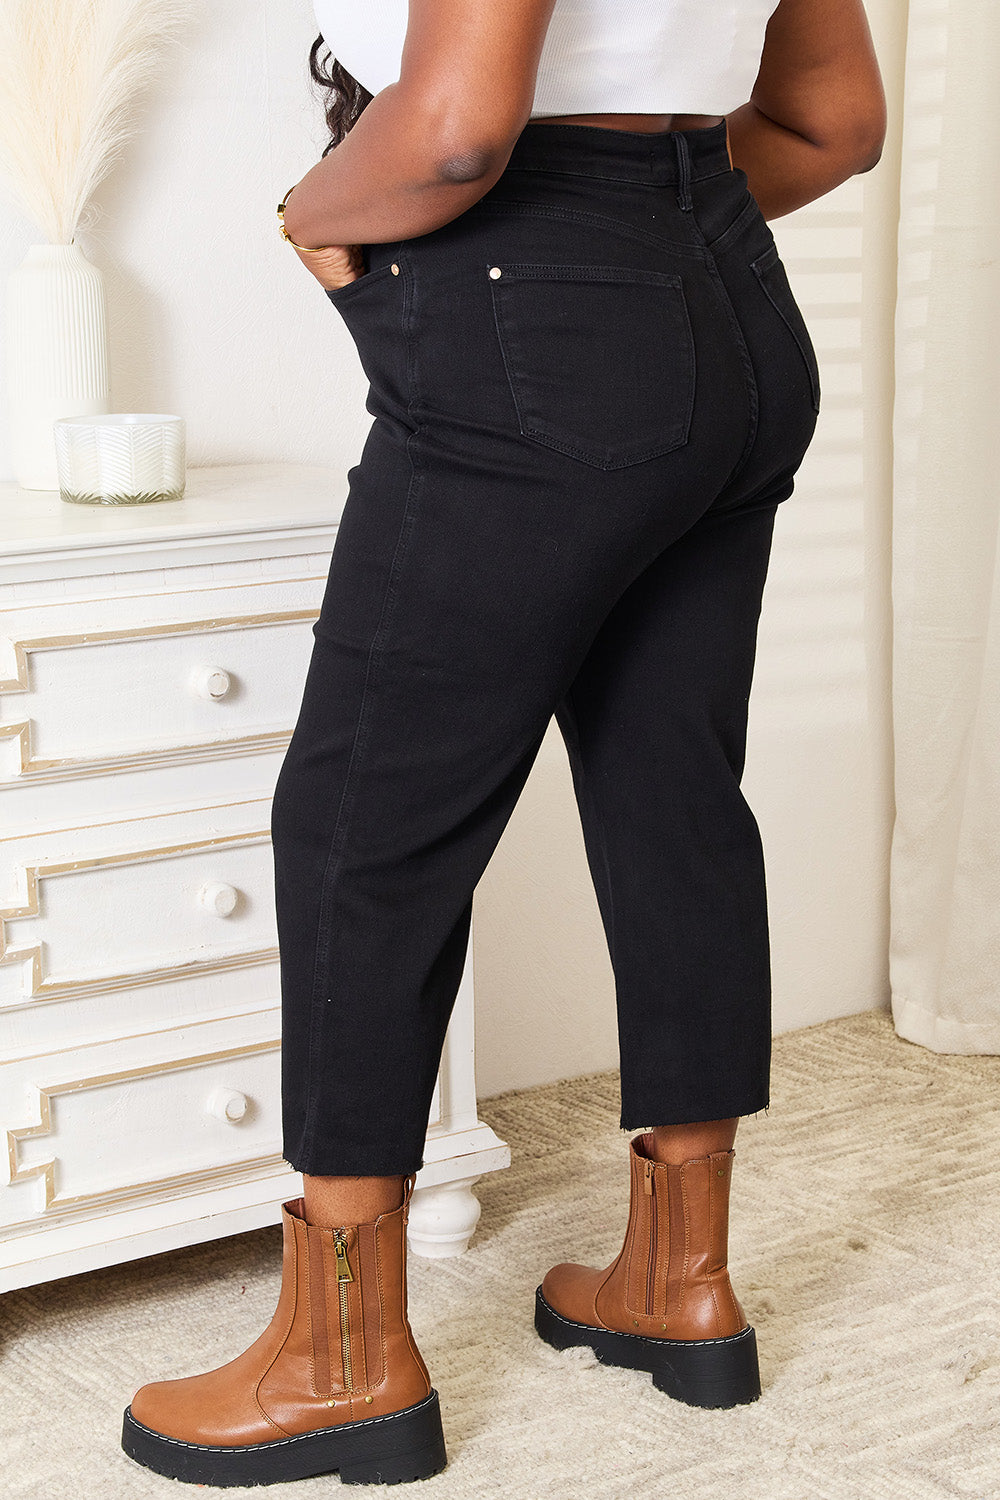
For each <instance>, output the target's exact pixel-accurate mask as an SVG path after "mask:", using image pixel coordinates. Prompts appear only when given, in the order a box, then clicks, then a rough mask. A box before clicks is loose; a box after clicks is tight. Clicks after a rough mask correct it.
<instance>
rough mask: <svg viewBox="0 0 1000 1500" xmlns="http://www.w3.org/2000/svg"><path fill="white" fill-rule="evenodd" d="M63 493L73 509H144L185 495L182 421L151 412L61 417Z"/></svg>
mask: <svg viewBox="0 0 1000 1500" xmlns="http://www.w3.org/2000/svg"><path fill="white" fill-rule="evenodd" d="M53 431H54V433H55V448H56V463H57V465H58V470H59V493H60V495H61V496H62V498H63V499H64V500H68V501H70V502H71V503H72V504H74V505H143V504H146V503H148V502H149V501H152V500H180V499H181V498H182V496H183V494H184V473H185V446H184V418H183V417H172V416H163V415H161V414H159V413H152V412H121V413H113V414H111V415H110V416H101V417H88V416H79V417H58V418H57V419H56V421H55V422H54V423H53Z"/></svg>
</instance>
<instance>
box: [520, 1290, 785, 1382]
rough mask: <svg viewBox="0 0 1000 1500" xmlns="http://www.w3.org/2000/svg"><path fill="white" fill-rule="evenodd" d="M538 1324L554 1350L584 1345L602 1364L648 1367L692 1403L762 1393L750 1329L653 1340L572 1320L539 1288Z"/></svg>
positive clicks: (536, 1296)
mask: <svg viewBox="0 0 1000 1500" xmlns="http://www.w3.org/2000/svg"><path fill="white" fill-rule="evenodd" d="M535 1328H536V1329H537V1331H538V1333H539V1336H540V1337H541V1338H543V1339H544V1340H545V1342H546V1343H547V1344H551V1345H552V1347H553V1349H571V1348H574V1347H577V1346H579V1345H585V1346H586V1347H587V1348H588V1349H593V1351H594V1353H595V1354H596V1355H597V1358H598V1359H599V1360H600V1361H601V1363H602V1364H604V1365H619V1366H621V1367H622V1368H624V1369H626V1370H648V1371H649V1373H650V1374H651V1375H652V1377H653V1384H654V1385H655V1386H656V1388H657V1390H661V1391H665V1392H666V1394H667V1395H668V1396H673V1398H674V1400H675V1401H684V1402H686V1403H687V1405H688V1406H713V1407H723V1406H743V1405H745V1404H746V1403H747V1402H750V1401H756V1400H757V1398H758V1397H759V1396H760V1370H759V1367H758V1364H757V1335H756V1334H755V1333H754V1331H753V1329H752V1328H744V1329H743V1331H742V1333H734V1334H730V1336H729V1337H728V1338H721V1339H651V1338H646V1337H645V1336H644V1335H642V1334H638V1333H615V1332H612V1331H611V1330H610V1329H605V1328H592V1327H591V1326H590V1324H589V1323H574V1322H571V1321H570V1319H569V1318H564V1317H562V1316H561V1314H559V1313H557V1312H556V1311H555V1309H554V1308H552V1307H550V1306H549V1304H548V1303H547V1302H546V1300H545V1298H544V1297H543V1296H542V1289H541V1287H540V1286H539V1288H538V1290H537V1291H536V1292H535Z"/></svg>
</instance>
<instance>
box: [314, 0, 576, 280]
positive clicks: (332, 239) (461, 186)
mask: <svg viewBox="0 0 1000 1500" xmlns="http://www.w3.org/2000/svg"><path fill="white" fill-rule="evenodd" d="M554 5H555V0H504V3H503V4H502V5H498V4H497V3H496V0H410V8H409V22H408V25H407V30H406V41H405V44H404V47H403V56H402V63H401V67H400V75H399V81H398V82H397V83H393V84H390V85H389V86H388V87H387V88H384V89H382V90H380V92H379V93H378V94H376V96H375V98H374V99H373V100H372V101H371V103H370V104H368V105H367V107H366V108H365V110H364V112H363V113H362V115H361V117H360V118H359V120H358V121H357V123H356V124H355V125H354V126H353V127H352V129H351V130H350V131H349V132H348V134H347V135H346V136H345V138H344V139H343V140H342V141H341V142H340V144H339V145H338V146H337V147H335V149H334V150H333V151H330V152H329V153H328V154H327V155H326V156H325V157H323V158H322V160H320V161H318V162H317V163H316V165H315V166H314V167H310V169H309V171H308V172H307V173H306V175H305V176H304V177H303V178H302V180H301V181H300V182H299V183H297V184H296V187H295V191H294V193H293V194H292V196H291V197H290V198H289V200H288V206H287V208H286V209H285V228H286V229H287V230H288V233H289V235H290V236H291V238H292V239H293V240H295V241H296V242H297V243H298V244H300V245H307V246H316V245H335V246H337V245H364V244H377V243H381V242H385V241H390V240H399V239H409V238H410V237H411V236H413V235H419V234H427V233H428V232H429V231H430V230H432V229H437V228H439V227H440V226H441V225H442V224H447V223H449V221H450V220H452V219H454V218H457V216H458V215H459V214H460V213H463V212H464V211H465V209H467V208H469V207H471V205H472V204H473V203H476V202H477V201H478V200H479V199H480V198H481V197H482V196H483V194H484V193H486V192H487V191H488V190H489V189H490V188H491V187H492V186H493V184H494V183H495V182H496V181H497V179H498V178H499V176H500V174H501V173H502V171H503V169H504V167H505V166H506V165H507V161H508V159H509V157H510V153H511V150H512V148H513V145H514V142H515V141H516V139H517V137H518V135H519V134H520V133H521V131H522V129H523V128H524V126H525V124H526V123H527V120H528V118H529V116H530V114H531V108H532V104H533V102H534V93H535V75H536V73H537V71H538V59H539V57H540V56H541V51H542V44H543V42H544V41H545V34H546V31H547V30H548V24H549V18H550V16H551V14H552V10H553V8H554ZM300 259H303V260H306V261H309V260H312V261H316V260H318V259H320V257H317V256H312V257H310V256H303V257H300ZM310 269H317V268H316V267H315V266H310Z"/></svg>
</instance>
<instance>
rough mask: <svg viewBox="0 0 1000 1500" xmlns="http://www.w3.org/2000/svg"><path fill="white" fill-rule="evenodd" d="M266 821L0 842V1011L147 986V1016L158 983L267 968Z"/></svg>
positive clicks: (230, 813)
mask: <svg viewBox="0 0 1000 1500" xmlns="http://www.w3.org/2000/svg"><path fill="white" fill-rule="evenodd" d="M269 815H270V805H269V803H267V802H265V801H261V800H255V801H250V802H246V803H235V804H231V805H224V806H219V807H208V808H203V809H200V810H197V811H196V810H190V811H185V812H182V813H175V814H170V815H166V814H165V815H160V816H154V817H149V818H147V819H135V820H130V821H126V822H119V823H108V824H101V825H95V826H92V827H77V828H71V829H55V830H51V831H47V832H42V831H41V830H39V831H36V832H34V833H33V834H32V833H29V834H25V835H23V836H21V837H18V838H10V839H7V840H2V841H0V1011H2V1010H3V1009H4V1008H7V1007H11V1006H18V1005H31V1006H33V1005H37V1004H38V1003H39V1002H41V1001H52V1000H72V999H73V998H74V997H75V996H85V995H88V994H93V993H98V994H102V995H105V996H110V995H112V994H114V993H115V992H118V991H122V990H135V989H137V988H138V987H153V989H152V992H151V994H150V997H149V1000H148V1002H147V1003H146V1004H145V1005H144V1009H145V1010H146V1012H147V1013H148V1012H149V1010H150V1009H151V1008H152V1007H155V1004H156V995H155V990H156V987H157V986H160V985H162V984H163V983H164V982H165V981H169V980H172V979H180V978H184V979H186V980H190V981H192V982H193V981H194V980H196V979H197V978H198V976H202V975H204V976H210V975H211V974H213V973H216V972H218V971H219V970H222V969H232V968H244V969H245V968H246V967H248V966H254V965H259V964H269V963H274V962H276V960H277V957H278V950H277V930H276V923H275V913H274V859H273V854H272V850H271V842H270V833H269V827H268V820H269ZM66 1024H68V1026H69V1031H70V1035H73V1034H77V1033H75V1030H74V1025H73V1022H72V1020H69V1021H68V1022H67V1023H66ZM154 1024H155V1023H154Z"/></svg>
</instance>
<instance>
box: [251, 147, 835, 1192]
mask: <svg viewBox="0 0 1000 1500" xmlns="http://www.w3.org/2000/svg"><path fill="white" fill-rule="evenodd" d="M366 253H367V262H366V264H367V270H366V271H365V273H364V274H363V275H362V276H361V277H359V278H358V279H357V280H356V281H354V282H351V283H350V284H349V285H348V286H345V287H342V288H339V289H337V290H334V291H330V292H328V293H327V296H328V297H329V300H330V302H331V303H332V304H333V308H334V310H335V311H336V312H337V313H338V314H339V315H340V316H341V317H342V318H343V319H344V321H345V323H346V325H347V327H348V329H349V331H350V333H351V335H352V337H353V339H354V341H355V344H356V347H357V349H358V353H359V357H360V359H361V362H362V365H363V367H364V371H365V374H366V375H367V377H368V380H369V382H370V392H369V396H368V403H367V405H368V410H369V411H370V412H371V413H372V415H373V417H374V421H373V423H372V426H371V428H370V431H369V434H368V436H367V439H366V441H365V444H364V448H363V451H362V453H361V456H360V460H359V462H358V463H357V464H356V465H355V466H354V467H353V468H352V469H351V470H350V473H349V482H350V484H349V496H348V499H347V502H346V506H345V509H344V512H343V517H342V520H341V522H340V526H339V529H338V532H337V538H336V544H335V546H334V549H333V555H332V559H331V563H330V572H329V579H328V582H327V586H326V591H325V594H324V597H323V601H322V607H321V611H320V614H319V617H318V619H317V620H316V622H315V625H314V627H313V634H314V638H315V639H314V645H313V648H312V654H311V658H310V663H309V667H308V672H307V677H306V684H305V691H304V696H303V700H302V705H301V709H300V712H299V716H298V720H297V723H296V726H295V730H294V734H293V736H292V739H291V743H290V745H289V748H288V751H287V754H286V756H285V759H284V761H283V764H282V767H281V771H280V774H279V777H278V783H277V787H276V790H275V797H274V805H273V814H272V836H273V848H274V863H275V894H276V904H277V916H278V936H279V944H280V955H281V985H282V1017H283V1019H282V1026H283V1043H282V1069H283V1073H282V1089H283V1116H284V1132H285V1134H284V1151H285V1155H286V1157H287V1159H288V1161H289V1162H290V1163H291V1165H292V1166H293V1167H295V1168H297V1169H298V1170H301V1171H304V1172H309V1173H313V1174H320V1175H337V1174H345V1175H351V1174H358V1175H366V1174H371V1175H391V1174H396V1173H406V1172H410V1171H416V1170H418V1169H419V1168H420V1167H421V1166H422V1165H423V1144H424V1138H425V1131H426V1128H427V1121H428V1116H429V1110H430V1103H431V1097H432V1094H433V1089H434V1084H435V1079H436V1076H437V1071H438V1067H439V1065H440V1056H441V1048H442V1044H443V1040H444V1034H445V1030H446V1027H447V1024H448V1020H449V1017H450V1014H451V1011H452V1007H453V1004H454V999H455V994H456V991H457V987H458V984H459V981H460V978H461V974H462V969H463V965H464V961H465V956H466V951H467V946H468V939H469V923H470V915H471V905H472V896H473V891H474V889H475V887H476V884H477V882H478V880H479V878H480V876H481V874H482V872H483V870H484V869H485V867H486V864H487V863H488V861H489V859H490V856H491V854H492V852H493V850H494V848H495V847H496V845H497V842H498V841H499V838H500V835H501V833H502V832H503V829H504V826H505V825H506V823H507V820H508V818H509V817H510V814H511V812H512V810H513V808H514V805H515V803H516V801H517V799H518V796H519V793H520V791H521V789H522V787H523V785H524V782H525V780H526V778H527V776H528V773H529V771H530V769H531V765H532V762H533V761H534V758H535V755H536V753H537V751H538V748H539V745H540V743H541V740H542V737H543V735H544V733H545V731H546V728H547V725H548V723H549V721H550V719H551V718H552V717H553V715H554V716H555V718H556V720H557V723H558V726H559V729H560V730H561V732H562V734H563V736H564V739H565V743H566V747H567V751H568V754H569V760H570V765H571V769H572V776H573V784H574V788H575V792H576V797H577V802H578V805H579V811H580V817H581V819H582V825H583V831H584V836H585V844H586V851H587V857H588V861H589V865H590V870H591V873H592V876H593V880H594V885H595V888H596V892H597V897H598V901H599V905H600V911H601V916H602V919H603V923H604V928H605V931H606V934H607V941H608V945H609V950H610V955H611V960H612V964H613V968H614V975H615V985H616V1003H617V1011H618V1028H619V1044H620V1059H621V1125H622V1127H623V1128H625V1129H632V1128H637V1127H641V1126H648V1125H661V1124H672V1123H679V1122H689V1121H698V1120H709V1119H720V1118H727V1117H731V1116H737V1115H744V1114H750V1113H753V1112H755V1111H757V1110H759V1109H762V1108H764V1107H765V1106H766V1105H767V1103H768V1078H769V1067H770V1050H771V1047H770V1044H771V1025H770V1001H771V993H770V963H769V943H768V925H767V910H766V899H765V883H764V864H763V857H762V850H761V841H760V835H759V832H758V827H757V824H756V821H755V819H754V816H753V813H752V812H751V810H750V808H749V806H748V805H747V803H746V801H745V799H744V797H743V794H742V792H741V790H740V779H741V776H742V772H743V763H744V755H745V743H746V725H747V703H748V697H749V693H750V685H751V677H752V672H753V663H754V655H755V649H756V633H757V622H758V618H759V614H760V607H761V596H762V590H763V586H764V580H765V575H766V571H767V566H768V557H769V552H770V547H771V535H772V528H773V523H774V517H775V511H776V507H777V506H778V504H780V502H781V501H782V500H785V499H787V498H788V497H789V496H790V495H791V493H792V488H793V474H794V472H795V470H796V469H797V468H798V466H799V464H800V462H801V460H802V457H803V454H804V453H805V450H806V448H807V446H808V444H809V442H810V440H811V438H812V435H813V430H814V427H815V423H816V416H817V412H818V410H819V380H818V372H817V365H816V357H815V353H814V350H813V346H812V343H811V342H810V339H809V335H808V332H807V330H806V327H805V325H804V323H803V320H802V315H801V313H800V311H799V309H798V307H797V305H796V303H795V300H794V298H793V295H792V292H791V290H790V288H789V285H788V281H787V278H786V276H785V272H784V269H783V267H782V264H781V261H780V260H779V258H778V254H777V250H776V247H775V242H774V238H773V235H772V234H771V231H770V230H769V228H768V226H767V224H766V223H765V221H764V219H763V217H762V216H761V213H760V209H759V207H758V205H757V203H756V202H755V200H754V199H753V197H752V196H751V194H750V193H749V191H748V188H747V179H746V177H745V175H744V174H743V173H742V172H741V171H738V170H736V171H734V170H733V169H732V168H731V167H730V164H729V159H728V156H727V153H726V145H725V126H724V125H720V126H717V127H713V128H710V129H706V130H692V131H685V132H669V131H667V132H663V133H659V134H654V135H645V134H642V133H639V132H631V131H617V130H605V129H603V128H601V127H598V126H591V125H567V124H547V123H544V122H536V121H531V122H529V123H528V124H527V125H526V127H525V128H524V130H523V132H522V134H521V135H520V137H519V138H518V141H517V143H516V144H515V147H514V150H513V153H512V155H511V157H510V161H509V163H508V165H507V167H506V169H505V170H504V172H503V174H502V176H501V177H500V179H499V180H498V182H497V183H496V184H495V185H494V187H493V188H491V189H490V191H489V192H488V193H487V194H486V195H485V197H483V198H482V199H481V200H480V201H479V202H478V203H477V204H475V205H474V206H473V207H472V208H471V209H469V210H467V211H466V212H465V213H463V214H461V215H460V216H459V217H458V218H457V219H455V220H453V221H452V222H451V223H449V224H447V225H445V226H444V227H443V228H441V229H439V230H435V231H434V232H433V233H430V234H426V235H421V236H418V237H416V238H413V239H409V240H404V241H401V242H399V243H396V244H372V245H369V246H367V247H366Z"/></svg>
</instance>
